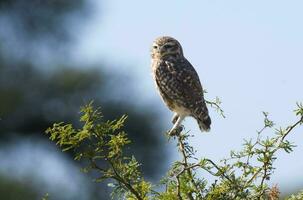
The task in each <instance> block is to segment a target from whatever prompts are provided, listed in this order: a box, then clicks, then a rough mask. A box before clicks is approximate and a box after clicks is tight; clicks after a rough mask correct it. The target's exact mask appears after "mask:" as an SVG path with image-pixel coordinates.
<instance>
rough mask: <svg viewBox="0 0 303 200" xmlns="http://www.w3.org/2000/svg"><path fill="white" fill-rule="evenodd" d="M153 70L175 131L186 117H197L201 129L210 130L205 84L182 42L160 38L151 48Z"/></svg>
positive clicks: (170, 132) (169, 38) (171, 132)
mask: <svg viewBox="0 0 303 200" xmlns="http://www.w3.org/2000/svg"><path fill="white" fill-rule="evenodd" d="M151 57H152V73H153V78H154V80H155V83H156V87H157V89H158V90H159V93H160V95H161V97H162V99H163V101H164V103H165V104H166V105H167V107H168V108H169V109H170V110H171V111H173V112H174V113H175V114H174V116H173V119H172V122H173V124H174V126H173V128H172V129H171V130H170V131H169V134H170V135H172V134H173V132H174V131H175V130H176V129H177V128H179V127H180V125H181V122H182V121H183V119H184V118H185V117H186V116H191V117H194V118H195V119H196V120H197V122H198V124H199V127H200V129H201V131H209V130H210V124H211V119H210V117H209V115H208V109H207V107H206V104H205V100H204V95H203V89H202V85H201V83H200V80H199V76H198V74H197V72H196V70H195V69H194V67H193V66H192V65H191V64H190V63H189V61H188V60H187V59H186V58H185V57H184V55H183V50H182V46H181V45H180V43H179V42H178V41H177V40H176V39H174V38H172V37H168V36H164V37H159V38H157V39H156V40H155V41H154V42H153V45H152V48H151Z"/></svg>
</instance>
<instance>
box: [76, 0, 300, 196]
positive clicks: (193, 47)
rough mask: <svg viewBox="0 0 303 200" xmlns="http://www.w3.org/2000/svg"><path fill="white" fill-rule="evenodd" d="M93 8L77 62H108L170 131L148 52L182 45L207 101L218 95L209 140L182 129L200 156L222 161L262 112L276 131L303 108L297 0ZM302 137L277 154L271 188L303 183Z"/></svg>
mask: <svg viewBox="0 0 303 200" xmlns="http://www.w3.org/2000/svg"><path fill="white" fill-rule="evenodd" d="M92 2H93V4H95V11H96V13H95V15H94V17H93V18H92V20H91V21H90V22H89V23H88V24H87V25H86V26H85V28H84V29H82V30H80V31H79V34H78V39H79V43H77V44H75V47H74V52H73V53H72V56H73V57H74V58H75V60H76V62H83V63H98V62H100V61H103V62H104V61H105V62H106V61H108V62H109V63H113V62H114V63H115V65H114V66H112V65H111V68H107V70H112V71H115V72H116V73H120V74H122V75H123V74H125V75H126V74H127V75H131V77H132V79H133V80H132V81H133V82H135V83H136V85H137V90H136V91H132V95H131V96H130V97H129V100H130V101H139V103H140V102H144V103H145V104H147V105H150V106H151V107H150V109H154V107H155V106H156V107H157V108H159V111H161V112H162V113H163V115H164V116H165V117H166V118H167V128H169V126H170V124H169V121H170V117H171V115H172V114H171V113H170V112H169V110H168V109H167V108H166V107H165V106H164V105H163V103H162V102H161V100H160V98H159V96H158V94H157V92H156V90H155V88H154V83H153V80H152V77H151V69H150V56H149V48H150V45H151V43H152V41H153V40H154V38H155V37H158V36H161V35H170V36H173V37H175V38H176V39H178V40H179V41H180V42H181V44H182V45H183V49H184V54H185V56H186V57H187V58H188V60H189V61H190V62H191V63H192V64H193V65H194V67H195V68H196V70H197V72H198V74H199V75H200V79H201V81H202V84H203V86H204V88H205V89H207V91H208V94H207V95H206V98H208V99H212V98H214V97H216V96H219V97H220V99H221V100H222V102H223V104H222V107H223V109H224V111H225V112H226V116H227V118H226V119H222V118H221V117H220V116H219V115H218V114H216V113H215V111H214V110H213V109H210V110H211V113H210V114H211V117H212V121H213V125H212V130H211V132H210V133H209V134H201V133H200V131H199V130H198V126H197V124H196V122H195V121H194V120H193V119H190V118H188V119H186V122H185V123H184V124H185V126H186V128H187V129H188V130H191V132H192V133H194V134H195V135H196V137H195V138H193V139H192V143H193V144H194V145H195V147H196V148H197V149H198V154H199V155H200V156H207V157H210V158H212V159H214V160H220V159H221V158H223V157H225V156H227V155H228V154H229V150H231V149H240V148H241V144H242V143H243V138H252V137H255V136H256V130H258V129H260V128H262V125H263V115H262V111H267V112H269V113H270V118H271V119H273V120H274V121H275V122H276V124H277V125H281V126H287V125H288V124H290V123H292V122H294V121H295V120H296V117H295V116H294V114H293V112H292V111H293V110H294V108H295V103H296V102H297V101H301V102H303V93H302V92H301V91H302V74H303V56H302V53H303V12H302V9H303V1H299V0H298V1H280V0H268V1H261V0H255V1H240V0H237V1H236V0H231V1H218V0H212V1H211V0H208V1H198V0H197V1H172V0H168V1H161V0H154V1H140V0H133V1H122V0H111V1H106V2H104V1H103V2H102V3H101V1H100V3H98V1H92ZM302 131H303V128H299V129H297V130H296V131H295V132H294V133H293V134H292V135H291V136H290V137H289V140H290V141H294V142H295V144H297V145H298V147H297V148H295V151H294V152H293V153H292V154H285V153H280V154H279V155H278V157H279V159H278V160H277V161H276V163H275V166H276V167H277V169H276V171H275V173H274V175H273V177H272V180H271V183H278V185H279V186H280V187H281V189H282V191H283V190H285V189H291V188H292V187H294V186H295V185H297V184H301V185H303V181H302V180H303V179H302V177H303V171H302V169H303V157H302V155H303V143H302V141H303V140H302V138H303V135H302ZM159 134H162V133H159ZM163 137H164V136H163ZM172 152H174V151H173V150H172ZM176 156H177V155H176Z"/></svg>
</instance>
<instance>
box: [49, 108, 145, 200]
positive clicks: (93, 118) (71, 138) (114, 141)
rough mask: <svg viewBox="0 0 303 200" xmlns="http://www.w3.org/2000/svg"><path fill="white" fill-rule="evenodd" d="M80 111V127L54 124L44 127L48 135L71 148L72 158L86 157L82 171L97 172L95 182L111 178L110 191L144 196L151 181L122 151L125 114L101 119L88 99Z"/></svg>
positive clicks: (131, 157) (125, 141)
mask: <svg viewBox="0 0 303 200" xmlns="http://www.w3.org/2000/svg"><path fill="white" fill-rule="evenodd" d="M81 113H82V116H81V118H80V122H82V123H83V126H82V128H80V129H76V128H74V127H73V125H72V124H64V123H57V124H54V125H53V127H52V128H49V129H47V131H46V132H47V133H48V134H50V139H51V140H53V141H56V144H57V145H59V146H60V147H62V149H63V151H68V150H73V152H74V153H75V156H74V159H75V160H78V161H80V160H84V161H86V162H87V166H85V167H84V168H83V169H82V170H83V172H90V171H91V170H95V171H97V172H99V175H100V176H99V178H97V179H96V181H97V182H100V181H103V180H105V179H112V180H115V182H114V183H112V184H110V186H112V187H113V188H114V191H115V192H114V193H113V194H120V195H123V196H124V197H126V198H128V199H146V198H147V195H148V193H149V192H150V188H151V184H150V183H148V182H146V181H145V180H144V179H143V178H142V176H141V172H140V170H139V167H140V164H139V163H138V162H137V160H136V159H135V158H134V157H133V156H130V157H129V156H125V155H124V154H123V150H124V147H125V146H126V145H127V144H129V143H130V141H129V139H128V138H127V135H126V133H125V132H124V131H122V130H121V128H122V127H123V124H124V122H125V120H126V118H127V117H126V116H125V115H124V116H122V117H121V118H120V119H118V120H113V121H103V120H102V119H103V117H102V114H101V112H100V110H99V109H96V110H94V109H93V107H92V103H90V104H88V105H86V106H84V107H82V108H81Z"/></svg>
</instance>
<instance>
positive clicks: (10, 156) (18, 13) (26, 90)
mask: <svg viewBox="0 0 303 200" xmlns="http://www.w3.org/2000/svg"><path fill="white" fill-rule="evenodd" d="M92 12H93V11H92V7H91V5H90V3H89V1H84V0H66V1H61V0H44V1H41V0H32V1H30V2H29V1H25V0H0V158H1V161H0V199H7V200H10V199H23V200H26V199H31V200H32V199H39V198H41V197H42V196H43V195H44V193H45V192H49V194H50V199H103V198H104V199H107V198H106V197H107V196H108V195H104V193H106V192H108V191H107V186H106V184H103V185H97V186H95V184H91V181H90V180H91V178H90V177H85V176H83V175H82V174H81V173H80V172H78V171H79V168H80V167H79V166H77V164H76V163H75V162H73V160H72V158H71V157H62V155H59V154H58V152H59V151H60V150H59V149H58V148H57V147H55V144H53V143H50V142H49V140H48V139H47V136H46V135H45V134H44V131H45V129H46V128H47V127H49V126H50V125H51V124H52V123H54V122H55V121H56V122H57V121H68V122H72V123H76V120H77V119H78V110H79V107H80V106H81V105H83V104H84V103H87V102H88V101H90V100H94V101H95V105H100V106H101V107H102V111H103V112H104V115H105V116H106V117H108V119H114V118H116V117H117V116H120V115H122V114H128V115H129V118H128V120H127V121H128V122H127V127H126V131H127V132H128V133H129V134H130V138H131V140H132V141H133V144H134V145H135V146H133V147H132V149H134V152H133V153H134V154H135V155H136V157H137V159H138V160H139V161H140V162H142V163H143V166H142V168H143V170H144V173H145V175H147V176H148V177H150V179H151V180H153V179H155V178H159V169H161V167H163V166H161V165H159V164H160V163H165V162H164V161H165V159H166V158H167V155H165V153H164V152H165V151H164V149H163V148H164V145H163V144H164V142H165V138H164V137H163V136H162V135H161V131H160V130H159V129H161V127H159V124H161V123H159V122H160V119H159V116H157V115H156V113H153V112H152V111H151V109H148V107H147V106H144V105H136V104H135V103H132V102H128V101H126V99H127V97H126V96H125V95H123V94H127V92H126V91H127V90H134V88H131V84H125V81H123V80H126V79H127V75H125V76H122V75H114V74H113V73H111V72H108V71H105V70H102V63H100V64H99V66H95V67H94V66H82V65H81V66H74V64H72V63H73V62H72V60H70V58H69V57H68V52H69V51H72V49H71V46H70V44H72V43H74V42H77V41H76V38H77V37H76V34H77V33H75V31H74V30H75V27H77V28H79V27H81V24H85V21H86V20H88V19H89V18H90V15H91V13H92ZM113 64H114V63H113ZM107 65H108V63H107ZM127 81H128V82H131V81H129V79H127ZM113 91H115V93H114V92H113ZM119 91H120V94H121V96H118V97H117V96H115V94H117V92H118V93H119ZM157 120H158V121H157ZM154 124H157V126H154ZM138 130H140V132H138ZM158 152H161V154H159V153H158ZM24 155H28V156H24ZM60 156H61V157H60ZM48 158H52V159H48ZM154 161H157V162H154ZM57 162H59V163H57ZM62 165H63V168H64V169H66V170H67V171H69V170H70V169H71V171H72V169H75V170H74V172H68V173H65V172H66V171H63V172H62V171H61V172H60V169H62V168H60V167H59V168H56V166H62ZM69 165H73V166H74V168H72V167H70V166H69ZM163 165H164V164H163ZM64 166H65V167H64ZM160 172H161V170H160ZM69 173H70V174H69ZM61 175H62V178H61V179H60V176H61ZM68 175H69V176H68ZM57 176H59V179H56V178H54V177H57ZM77 176H79V177H80V178H77ZM92 176H93V175H92ZM66 177H70V180H64V179H66ZM56 180H57V181H59V183H60V184H58V182H56ZM69 181H72V182H73V183H70V182H69ZM80 182H82V183H80ZM54 191H56V192H54ZM58 191H60V192H58ZM71 191H72V192H71Z"/></svg>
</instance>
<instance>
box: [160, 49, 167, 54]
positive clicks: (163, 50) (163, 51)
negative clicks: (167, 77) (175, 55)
mask: <svg viewBox="0 0 303 200" xmlns="http://www.w3.org/2000/svg"><path fill="white" fill-rule="evenodd" d="M165 52H166V49H165V48H164V47H161V48H160V54H161V55H162V54H164V53H165Z"/></svg>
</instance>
